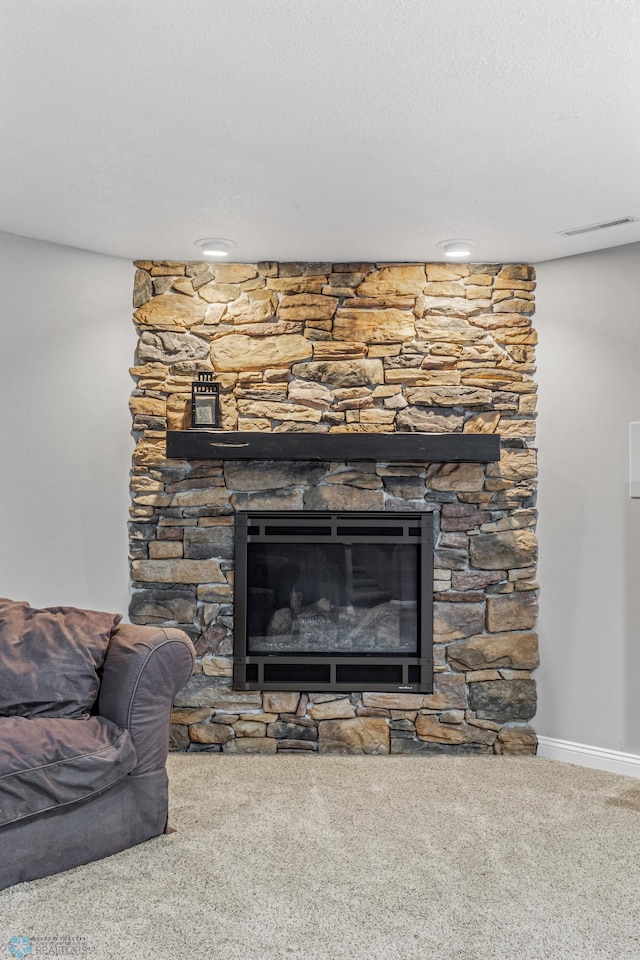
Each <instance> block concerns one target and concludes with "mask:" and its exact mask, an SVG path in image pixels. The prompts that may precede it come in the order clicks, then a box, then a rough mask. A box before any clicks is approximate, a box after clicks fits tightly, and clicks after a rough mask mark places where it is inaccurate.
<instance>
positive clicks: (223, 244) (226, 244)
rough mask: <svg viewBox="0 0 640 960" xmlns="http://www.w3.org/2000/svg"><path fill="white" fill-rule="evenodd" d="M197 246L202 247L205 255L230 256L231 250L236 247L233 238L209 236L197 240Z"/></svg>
mask: <svg viewBox="0 0 640 960" xmlns="http://www.w3.org/2000/svg"><path fill="white" fill-rule="evenodd" d="M195 246H196V247H200V250H201V251H202V253H203V255H204V256H205V257H228V256H229V251H230V250H231V248H232V247H235V243H234V242H233V240H224V239H222V238H216V237H209V238H207V239H205V240H196V242H195Z"/></svg>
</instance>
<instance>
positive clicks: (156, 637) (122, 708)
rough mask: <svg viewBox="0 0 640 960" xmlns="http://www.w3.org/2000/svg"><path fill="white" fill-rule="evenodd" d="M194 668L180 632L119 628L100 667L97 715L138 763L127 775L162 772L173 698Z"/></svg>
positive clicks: (192, 656)
mask: <svg viewBox="0 0 640 960" xmlns="http://www.w3.org/2000/svg"><path fill="white" fill-rule="evenodd" d="M194 662H195V650H194V648H193V644H192V643H191V640H190V639H189V637H188V636H187V635H186V633H183V631H182V630H176V629H172V628H168V629H167V628H162V627H146V626H138V625H135V624H130V623H120V624H119V625H118V626H117V627H116V629H115V630H114V631H113V634H112V636H111V640H110V642H109V647H108V648H107V655H106V657H105V661H104V667H103V673H102V682H101V684H100V693H99V695H98V703H97V711H98V713H99V714H100V716H103V717H107V719H109V720H112V721H113V722H114V723H116V724H117V725H118V726H119V727H124V728H126V729H128V730H129V732H130V734H131V739H132V740H133V744H134V746H135V748H136V753H137V755H138V763H137V766H136V768H135V770H134V771H133V775H138V774H142V773H148V772H149V771H151V770H158V769H161V768H163V767H164V764H165V761H166V759H167V753H168V750H169V724H170V717H171V707H172V704H173V698H174V696H175V695H176V693H177V692H178V690H180V688H181V687H183V686H184V685H185V683H186V682H187V680H188V679H189V677H190V676H191V673H192V672H193V665H194Z"/></svg>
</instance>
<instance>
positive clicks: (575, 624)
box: [534, 243, 640, 755]
mask: <svg viewBox="0 0 640 960" xmlns="http://www.w3.org/2000/svg"><path fill="white" fill-rule="evenodd" d="M536 269H537V274H538V288H537V290H536V301H537V307H536V316H535V321H534V322H535V325H536V327H537V329H538V332H539V335H540V343H539V348H538V375H537V378H538V382H539V386H540V391H539V417H538V446H539V461H540V487H539V498H538V505H539V510H540V516H539V527H538V531H539V537H540V571H539V574H540V585H541V596H540V619H539V631H540V642H541V666H540V669H539V670H538V672H537V674H536V678H537V680H538V692H539V708H538V714H537V717H536V719H535V720H534V726H535V729H536V731H537V733H538V734H542V735H544V736H548V737H553V738H558V739H561V740H569V741H573V742H576V743H581V744H589V745H592V746H595V747H603V748H606V749H610V750H621V751H624V752H627V753H633V754H636V755H640V500H630V499H629V496H628V470H629V467H628V464H629V454H628V431H629V422H630V421H632V420H640V244H637V243H636V244H630V245H627V246H622V247H616V248H613V249H610V250H605V251H599V252H596V253H588V254H583V255H581V256H576V257H570V258H567V259H563V260H555V261H547V262H545V263H541V264H537V265H536Z"/></svg>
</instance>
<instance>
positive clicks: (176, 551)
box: [149, 540, 184, 560]
mask: <svg viewBox="0 0 640 960" xmlns="http://www.w3.org/2000/svg"><path fill="white" fill-rule="evenodd" d="M183 552H184V547H183V544H182V541H181V540H152V541H151V543H150V544H149V558H150V559H151V560H167V559H169V558H171V557H181V556H182V555H183Z"/></svg>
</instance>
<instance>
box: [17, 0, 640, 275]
mask: <svg viewBox="0 0 640 960" xmlns="http://www.w3.org/2000/svg"><path fill="white" fill-rule="evenodd" d="M0 18H1V20H2V23H1V29H0V52H1V56H0V110H1V111H2V137H3V141H4V144H3V148H2V151H1V153H0V171H1V174H2V176H1V177H0V229H3V230H6V231H10V232H13V233H17V234H22V235H24V236H28V237H37V238H39V239H42V240H50V241H54V242H56V243H62V244H69V245H71V246H75V247H81V248H85V249H88V250H96V251H100V252H103V253H108V254H114V255H117V256H122V257H126V258H129V259H134V258H137V259H147V258H160V259H162V258H167V259H181V260H182V259H198V252H197V250H196V248H195V247H194V246H193V244H194V241H195V240H197V239H198V238H201V237H229V238H231V239H233V240H235V241H236V243H237V246H236V247H235V249H234V250H233V256H232V259H234V260H245V261H253V260H260V259H272V260H334V261H339V260H342V261H346V260H378V261H380V260H418V261H420V260H422V261H424V260H433V259H436V260H437V259H442V255H441V253H440V251H439V250H438V248H437V246H436V244H437V243H438V241H442V240H447V239H450V238H458V237H464V238H471V239H473V240H475V241H476V242H477V247H476V249H475V251H474V256H473V259H474V260H475V261H528V262H536V261H539V260H544V259H551V258H555V257H564V256H570V255H572V254H575V253H581V252H584V251H587V250H594V249H599V248H602V247H609V246H616V245H618V244H623V243H631V242H634V241H638V240H640V222H638V223H635V224H630V225H626V226H620V227H615V228H611V229H609V230H604V231H602V232H596V233H592V234H585V235H584V236H581V237H575V238H571V239H569V238H566V237H562V236H558V231H560V230H565V229H568V228H572V227H579V226H583V225H586V224H591V223H595V222H599V221H603V220H611V219H616V218H619V217H623V216H626V215H635V216H638V217H640V3H638V0H615V2H607V0H171V2H169V0H133V2H132V0H53V2H51V0H0Z"/></svg>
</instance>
